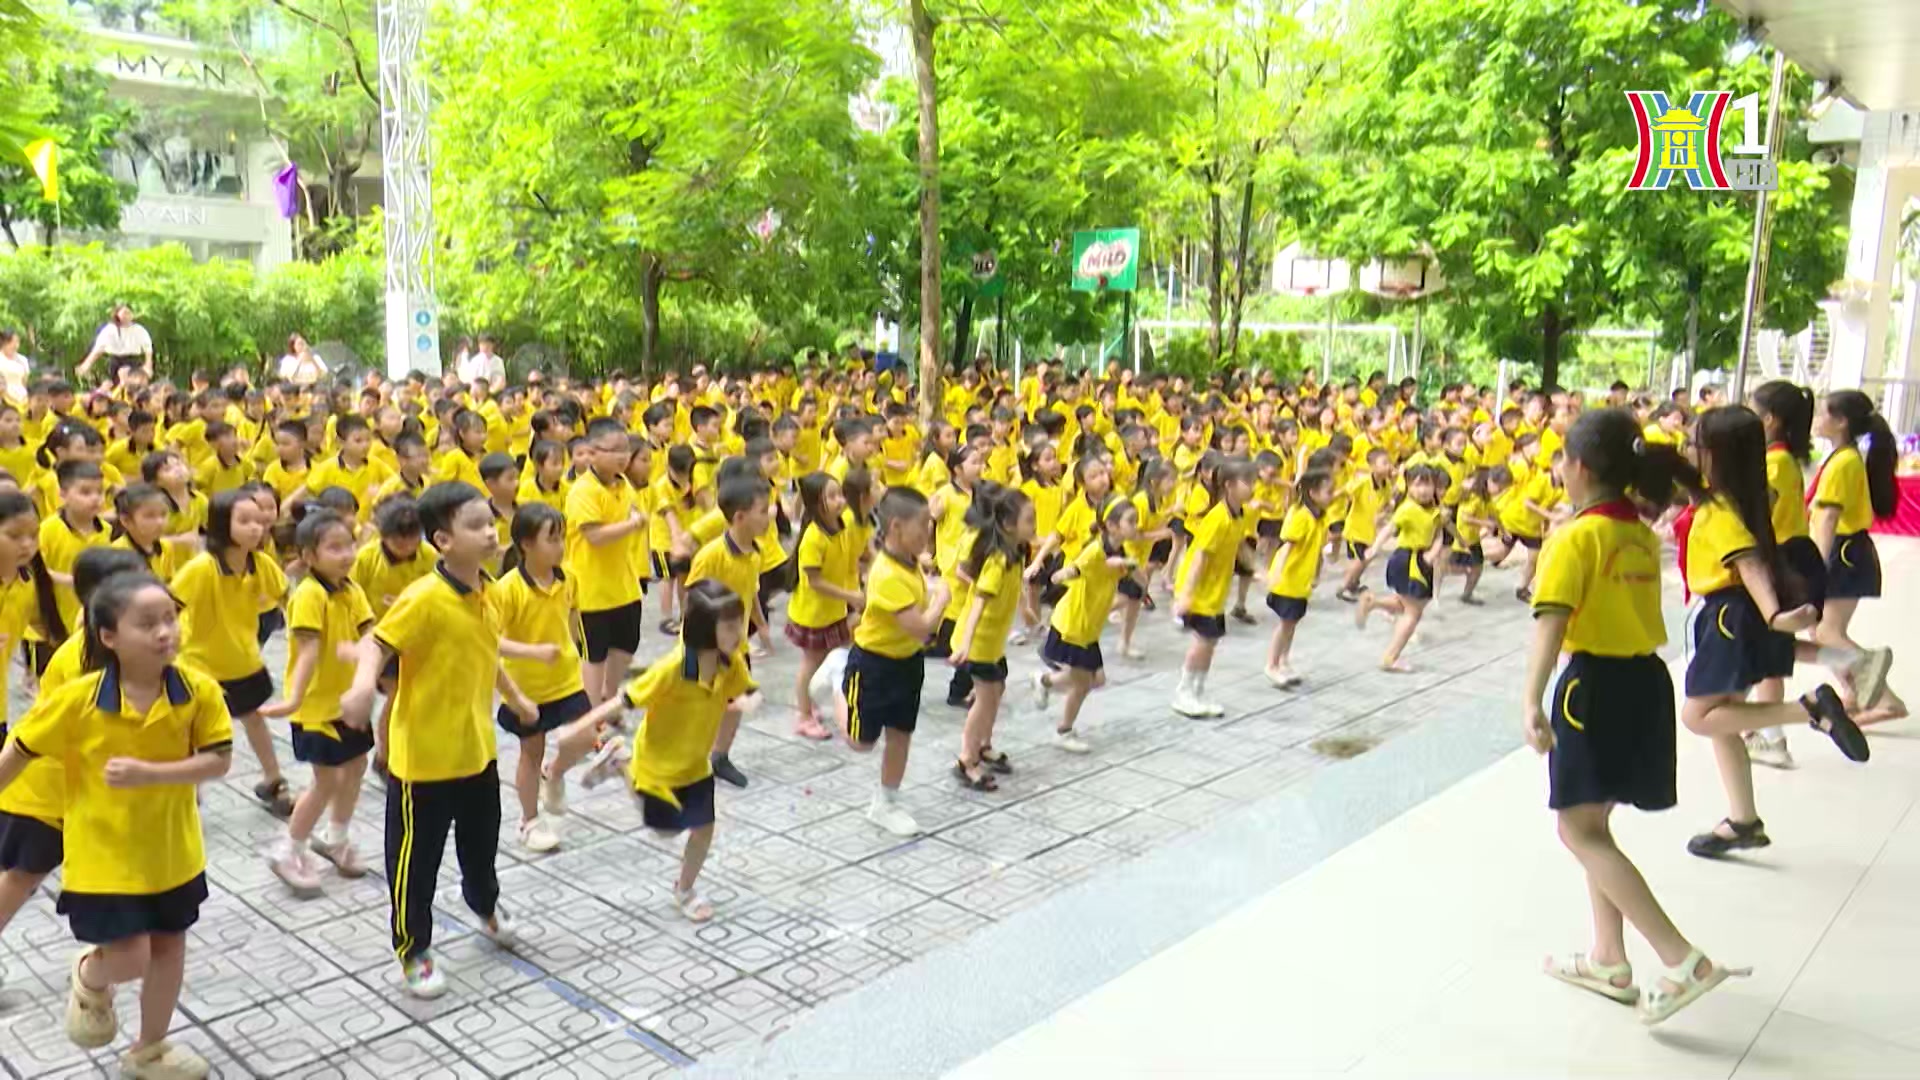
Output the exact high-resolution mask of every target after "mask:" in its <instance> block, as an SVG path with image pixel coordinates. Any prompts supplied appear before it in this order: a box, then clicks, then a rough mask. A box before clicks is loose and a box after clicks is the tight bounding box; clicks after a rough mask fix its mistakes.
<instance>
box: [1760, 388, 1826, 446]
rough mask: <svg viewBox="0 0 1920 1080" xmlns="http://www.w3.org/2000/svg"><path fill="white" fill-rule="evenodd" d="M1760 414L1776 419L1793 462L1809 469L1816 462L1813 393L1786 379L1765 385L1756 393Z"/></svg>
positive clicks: (1782, 440)
mask: <svg viewBox="0 0 1920 1080" xmlns="http://www.w3.org/2000/svg"><path fill="white" fill-rule="evenodd" d="M1753 403H1754V405H1755V407H1757V408H1758V409H1759V411H1761V412H1763V413H1765V414H1766V415H1767V416H1771V417H1773V420H1774V423H1775V424H1776V425H1778V427H1779V432H1778V434H1779V436H1780V441H1781V442H1783V443H1785V444H1787V453H1788V454H1790V455H1792V457H1793V460H1795V461H1797V462H1799V463H1800V464H1802V465H1805V464H1806V463H1807V462H1808V461H1810V460H1812V458H1813V391H1812V390H1809V389H1807V388H1806V387H1804V386H1799V385H1796V384H1794V383H1790V382H1788V381H1787V380H1785V379H1775V380H1773V381H1772V382H1766V383H1761V384H1760V386H1759V388H1758V389H1756V390H1754V392H1753Z"/></svg>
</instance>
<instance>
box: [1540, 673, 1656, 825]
mask: <svg viewBox="0 0 1920 1080" xmlns="http://www.w3.org/2000/svg"><path fill="white" fill-rule="evenodd" d="M1544 704H1545V707H1546V709H1547V712H1548V716H1549V718H1550V720H1551V722H1552V724H1553V749H1552V750H1551V751H1549V752H1548V754H1547V774H1548V777H1549V793H1548V796H1547V805H1548V806H1549V807H1551V808H1552V809H1555V810H1565V809H1567V808H1568V807H1572V806H1586V805H1590V804H1594V803H1626V804H1627V805H1629V806H1635V807H1638V808H1640V809H1642V810H1667V809H1671V808H1672V807H1673V805H1674V804H1675V803H1676V802H1678V801H1679V796H1678V793H1677V791H1676V785H1675V782H1674V771H1675V766H1674V754H1675V727H1676V725H1675V723H1674V708H1673V680H1672V678H1671V677H1669V676H1668V674H1667V665H1666V664H1665V663H1664V662H1662V661H1661V659H1660V658H1659V657H1658V656H1654V655H1647V656H1627V657H1615V656H1595V655H1593V654H1592V653H1574V654H1573V655H1572V656H1570V657H1568V658H1567V663H1566V666H1565V667H1563V668H1562V669H1561V671H1560V678H1559V679H1558V680H1557V681H1555V683H1554V684H1553V696H1552V697H1551V698H1550V699H1548V700H1547V701H1546V702H1545V703H1544Z"/></svg>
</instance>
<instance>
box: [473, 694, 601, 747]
mask: <svg viewBox="0 0 1920 1080" xmlns="http://www.w3.org/2000/svg"><path fill="white" fill-rule="evenodd" d="M592 711H593V699H592V698H589V697H587V692H586V691H585V690H575V691H574V692H573V693H571V694H568V695H567V696H566V697H563V698H558V699H556V700H553V701H543V702H541V703H540V715H539V716H538V717H536V718H535V719H534V721H533V726H532V727H524V726H522V725H521V723H520V716H519V714H517V713H515V712H514V711H513V710H512V709H509V708H507V707H506V705H504V704H502V705H501V706H500V708H499V710H498V711H497V712H495V713H494V714H493V722H494V723H496V724H498V725H500V730H501V731H504V732H506V733H507V734H509V735H517V736H519V737H520V738H522V739H524V738H527V737H528V736H531V735H544V734H546V733H547V732H549V731H552V730H553V729H554V728H558V727H565V726H566V725H568V724H571V723H573V722H574V721H575V720H578V719H580V718H581V717H583V716H585V715H587V714H588V713H590V712H592Z"/></svg>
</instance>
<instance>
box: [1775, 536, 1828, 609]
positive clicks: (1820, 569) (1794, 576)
mask: <svg viewBox="0 0 1920 1080" xmlns="http://www.w3.org/2000/svg"><path fill="white" fill-rule="evenodd" d="M1780 562H1781V563H1782V564H1784V565H1785V567H1786V571H1787V577H1788V580H1787V581H1785V582H1784V583H1782V585H1781V592H1782V594H1783V595H1782V596H1781V598H1780V599H1781V602H1782V603H1783V604H1786V605H1787V606H1789V607H1793V606H1796V605H1799V604H1812V605H1813V606H1814V607H1815V608H1817V609H1819V610H1821V611H1825V610H1826V607H1827V560H1826V559H1825V558H1823V557H1822V556H1821V554H1820V546H1819V545H1818V544H1815V543H1814V542H1813V538H1812V537H1810V536H1795V537H1792V538H1790V539H1787V540H1784V541H1782V542H1781V544H1780Z"/></svg>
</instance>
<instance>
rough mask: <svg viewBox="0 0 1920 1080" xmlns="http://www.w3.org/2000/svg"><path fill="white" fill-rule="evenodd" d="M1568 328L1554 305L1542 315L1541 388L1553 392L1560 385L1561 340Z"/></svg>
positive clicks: (1549, 306) (1548, 306)
mask: <svg viewBox="0 0 1920 1080" xmlns="http://www.w3.org/2000/svg"><path fill="white" fill-rule="evenodd" d="M1566 332H1567V326H1566V324H1565V323H1563V322H1562V321H1561V319H1560V309H1559V308H1557V307H1554V306H1553V305H1552V304H1548V305H1547V309H1546V310H1545V311H1543V312H1541V313H1540V388H1541V389H1542V390H1551V389H1553V388H1554V387H1557V386H1559V385H1560V339H1561V338H1562V337H1564V336H1565V335H1566Z"/></svg>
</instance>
